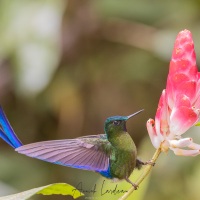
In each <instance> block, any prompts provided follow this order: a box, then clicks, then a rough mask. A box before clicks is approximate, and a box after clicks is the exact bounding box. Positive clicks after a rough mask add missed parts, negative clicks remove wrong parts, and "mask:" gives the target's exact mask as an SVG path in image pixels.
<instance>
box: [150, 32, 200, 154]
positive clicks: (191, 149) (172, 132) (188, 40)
mask: <svg viewBox="0 0 200 200" xmlns="http://www.w3.org/2000/svg"><path fill="white" fill-rule="evenodd" d="M199 117H200V73H199V72H198V70H197V65H196V55H195V51H194V43H193V40H192V35H191V33H190V31H188V30H184V31H181V32H180V33H179V34H178V36H177V38H176V41H175V45H174V50H173V53H172V58H171V62H170V69H169V74H168V78H167V86H166V89H165V90H163V92H162V95H161V97H160V101H159V104H158V108H157V112H156V116H155V121H154V120H153V119H149V120H148V121H147V130H148V133H149V136H150V139H151V142H152V144H153V145H154V147H155V148H159V147H160V148H161V150H162V151H168V150H169V149H171V150H173V151H174V153H175V154H176V155H183V156H196V155H198V154H200V145H198V144H195V143H194V142H193V140H192V138H182V134H183V133H185V132H186V131H187V130H188V129H189V128H190V127H192V126H193V125H195V124H196V123H197V121H198V120H199Z"/></svg>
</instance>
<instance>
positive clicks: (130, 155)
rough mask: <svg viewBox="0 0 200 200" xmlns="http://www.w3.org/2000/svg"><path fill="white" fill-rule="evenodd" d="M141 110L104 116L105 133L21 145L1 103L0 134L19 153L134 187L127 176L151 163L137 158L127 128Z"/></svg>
mask: <svg viewBox="0 0 200 200" xmlns="http://www.w3.org/2000/svg"><path fill="white" fill-rule="evenodd" d="M142 111H143V110H140V111H138V112H135V113H133V114H131V115H129V116H112V117H109V118H107V119H106V120H105V125H104V132H105V133H104V134H99V135H88V136H83V137H78V138H75V139H62V140H49V141H42V142H36V143H31V144H27V145H23V144H22V142H21V141H20V140H19V138H18V137H17V135H16V134H15V132H14V130H13V128H12V126H11V125H10V123H9V121H8V119H7V117H6V115H5V113H4V111H3V109H2V107H0V125H1V128H0V137H1V138H2V139H3V140H4V141H5V142H7V143H8V144H9V145H10V146H11V147H13V148H14V149H15V151H17V152H18V153H21V154H25V155H26V156H29V157H32V158H37V159H40V160H43V161H47V162H50V163H53V164H58V165H63V166H67V167H72V168H78V169H83V170H89V171H94V172H97V173H99V174H101V175H102V176H104V177H106V178H108V179H115V180H116V179H118V180H123V179H124V180H126V181H127V182H128V183H130V184H132V185H133V186H134V187H135V189H137V187H138V186H137V185H136V184H134V183H133V182H132V181H131V180H130V179H129V176H130V175H131V173H132V172H133V170H134V169H135V168H137V169H140V168H141V167H142V165H146V164H151V163H150V161H147V162H142V161H141V160H139V159H138V158H137V149H136V146H135V143H134V141H133V140H132V138H131V136H130V135H129V133H128V132H127V129H126V122H127V120H128V119H130V118H132V117H133V116H135V115H137V114H139V113H141V112H142Z"/></svg>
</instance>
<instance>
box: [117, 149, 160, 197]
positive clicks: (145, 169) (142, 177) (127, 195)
mask: <svg viewBox="0 0 200 200" xmlns="http://www.w3.org/2000/svg"><path fill="white" fill-rule="evenodd" d="M160 153H161V148H158V149H157V150H156V152H155V153H154V155H153V157H152V159H151V162H152V163H155V162H156V160H157V159H158V156H159V155H160ZM152 168H153V165H147V166H146V167H145V168H144V171H143V173H142V174H141V176H140V177H139V178H138V179H137V180H136V182H135V184H136V185H138V186H139V185H140V184H141V183H142V181H143V180H144V179H145V178H146V177H147V176H148V175H149V173H150V171H151V169H152ZM134 190H135V187H131V188H130V189H129V190H128V192H127V193H125V194H124V195H123V196H122V197H120V198H119V200H125V199H127V198H128V197H129V196H130V195H131V194H132V192H133V191H134Z"/></svg>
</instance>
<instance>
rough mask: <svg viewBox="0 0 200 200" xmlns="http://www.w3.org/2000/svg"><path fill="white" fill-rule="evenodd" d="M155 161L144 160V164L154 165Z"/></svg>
mask: <svg viewBox="0 0 200 200" xmlns="http://www.w3.org/2000/svg"><path fill="white" fill-rule="evenodd" d="M155 164H156V163H155V162H153V161H152V160H149V161H146V162H144V165H151V166H153V167H154V166H155Z"/></svg>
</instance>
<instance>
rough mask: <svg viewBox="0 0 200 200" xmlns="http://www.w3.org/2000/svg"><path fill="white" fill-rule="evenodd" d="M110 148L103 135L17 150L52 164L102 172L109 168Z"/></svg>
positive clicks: (49, 142) (54, 141) (44, 143)
mask: <svg viewBox="0 0 200 200" xmlns="http://www.w3.org/2000/svg"><path fill="white" fill-rule="evenodd" d="M110 146H111V145H110V142H109V141H108V140H107V138H106V135H104V134H102V135H90V136H84V137H80V138H76V139H65V140H50V141H43V142H36V143H32V144H27V145H23V146H21V147H18V148H16V149H15V150H16V151H17V152H19V153H21V154H25V155H27V156H30V157H33V158H37V159H40V160H44V161H47V162H50V163H54V164H59V165H64V166H68V167H73V168H79V169H85V170H91V171H97V172H101V171H106V170H107V169H108V167H109V155H110Z"/></svg>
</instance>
